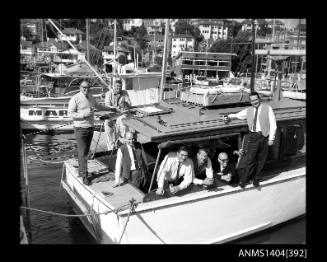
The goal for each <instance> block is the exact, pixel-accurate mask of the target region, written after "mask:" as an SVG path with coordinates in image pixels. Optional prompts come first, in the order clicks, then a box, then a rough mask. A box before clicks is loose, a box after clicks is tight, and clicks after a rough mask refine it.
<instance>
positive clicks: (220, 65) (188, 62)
mask: <svg viewBox="0 0 327 262" xmlns="http://www.w3.org/2000/svg"><path fill="white" fill-rule="evenodd" d="M233 55H236V54H233V53H202V52H187V51H181V52H180V53H179V54H178V55H177V57H176V63H175V73H176V74H177V75H178V76H182V77H183V78H184V77H185V76H186V75H190V74H192V75H203V76H207V77H210V78H219V79H221V78H224V77H228V75H229V73H230V71H231V67H232V65H231V58H232V56H233Z"/></svg>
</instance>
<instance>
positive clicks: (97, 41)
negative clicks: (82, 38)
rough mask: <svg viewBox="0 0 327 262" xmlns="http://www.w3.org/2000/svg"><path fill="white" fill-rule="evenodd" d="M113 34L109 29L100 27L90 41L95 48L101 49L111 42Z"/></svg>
mask: <svg viewBox="0 0 327 262" xmlns="http://www.w3.org/2000/svg"><path fill="white" fill-rule="evenodd" d="M112 40H113V36H112V34H111V32H110V30H109V29H107V28H102V29H101V30H100V31H98V32H96V34H95V36H94V37H92V38H90V43H91V44H92V45H94V46H95V47H96V48H98V49H100V50H102V49H103V47H104V46H108V45H109V44H110V42H112Z"/></svg>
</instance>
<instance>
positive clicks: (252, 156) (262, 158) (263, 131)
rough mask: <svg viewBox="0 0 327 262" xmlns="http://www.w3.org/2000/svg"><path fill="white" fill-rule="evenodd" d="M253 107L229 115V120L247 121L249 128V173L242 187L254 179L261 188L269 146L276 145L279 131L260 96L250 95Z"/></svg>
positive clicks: (268, 107) (271, 113)
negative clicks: (275, 140)
mask: <svg viewBox="0 0 327 262" xmlns="http://www.w3.org/2000/svg"><path fill="white" fill-rule="evenodd" d="M250 102H251V105H252V106H251V107H248V108H246V109H244V110H242V111H240V112H238V113H237V114H230V115H228V118H229V119H233V118H238V119H246V120H247V123H248V127H249V142H248V152H247V171H246V173H245V176H243V177H242V178H241V182H240V187H242V188H244V187H245V185H246V184H247V183H248V182H249V180H250V179H252V178H253V185H254V186H255V187H258V186H259V181H260V178H259V176H260V173H261V171H262V169H263V167H264V165H265V162H266V159H267V156H268V146H272V145H273V144H274V139H275V134H276V130H277V124H276V118H275V115H274V112H273V110H272V108H271V106H270V105H267V104H262V103H261V101H260V97H259V94H258V93H257V92H252V93H251V94H250Z"/></svg>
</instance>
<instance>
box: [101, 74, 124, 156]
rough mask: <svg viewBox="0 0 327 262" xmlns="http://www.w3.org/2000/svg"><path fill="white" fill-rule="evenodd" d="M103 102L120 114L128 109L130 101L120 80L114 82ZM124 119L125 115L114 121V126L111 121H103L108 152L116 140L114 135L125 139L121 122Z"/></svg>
mask: <svg viewBox="0 0 327 262" xmlns="http://www.w3.org/2000/svg"><path fill="white" fill-rule="evenodd" d="M104 102H105V105H106V106H109V107H113V108H115V109H117V111H120V112H121V113H122V112H124V111H127V110H128V109H129V108H130V106H131V100H130V99H129V96H128V93H127V91H126V90H122V82H121V80H120V79H117V80H116V81H115V83H114V88H113V90H109V91H108V92H107V93H106V95H105V100H104ZM125 117H126V115H125V114H123V115H121V116H119V117H118V118H117V120H116V124H114V123H113V121H112V120H105V124H104V127H105V131H106V134H107V145H108V149H109V150H111V149H112V148H113V147H114V144H115V142H116V140H117V139H118V137H116V134H118V135H119V134H120V135H121V137H125V133H126V126H125V125H124V124H123V122H122V119H123V118H125Z"/></svg>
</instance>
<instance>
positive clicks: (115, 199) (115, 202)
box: [65, 159, 145, 208]
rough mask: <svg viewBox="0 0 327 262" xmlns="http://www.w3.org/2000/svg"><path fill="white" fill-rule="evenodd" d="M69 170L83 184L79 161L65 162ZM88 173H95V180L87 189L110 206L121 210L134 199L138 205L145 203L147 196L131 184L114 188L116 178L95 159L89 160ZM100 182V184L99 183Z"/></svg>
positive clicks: (70, 160)
mask: <svg viewBox="0 0 327 262" xmlns="http://www.w3.org/2000/svg"><path fill="white" fill-rule="evenodd" d="M65 164H66V166H68V168H69V170H70V171H72V175H73V176H74V177H75V179H77V180H79V181H80V183H81V184H83V181H82V178H81V177H79V176H78V164H77V159H69V160H67V161H66V162H65ZM88 172H89V173H93V174H94V175H93V177H94V178H95V179H94V180H93V181H94V182H93V181H92V182H93V183H92V185H90V186H86V185H84V184H83V186H84V187H85V188H87V189H88V190H90V191H91V192H92V193H93V194H94V195H97V196H99V197H101V198H103V199H104V200H106V201H107V203H108V204H110V205H111V206H113V207H114V208H119V207H121V206H123V205H126V204H128V203H129V202H130V200H131V199H132V198H133V199H135V200H136V203H140V202H142V201H143V198H144V196H145V194H144V193H143V192H141V191H140V190H139V189H137V188H135V187H134V186H132V185H130V184H127V183H126V184H123V185H121V186H119V187H115V188H113V187H112V186H113V184H114V177H113V174H112V173H109V170H108V167H107V165H105V164H104V163H103V162H101V161H99V160H97V159H94V160H88ZM100 177H102V178H105V179H104V180H105V181H99V180H98V179H97V178H100ZM97 181H99V182H97Z"/></svg>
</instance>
